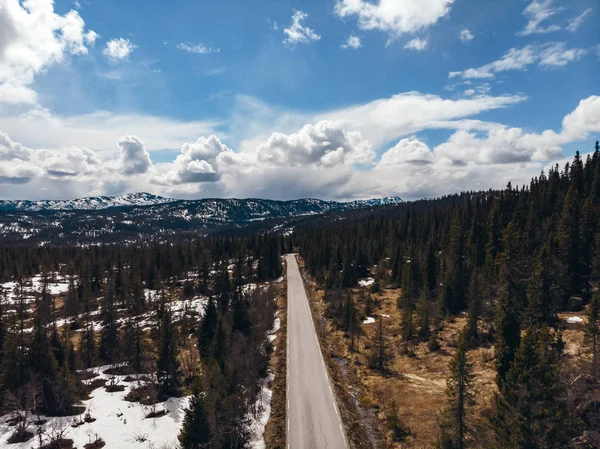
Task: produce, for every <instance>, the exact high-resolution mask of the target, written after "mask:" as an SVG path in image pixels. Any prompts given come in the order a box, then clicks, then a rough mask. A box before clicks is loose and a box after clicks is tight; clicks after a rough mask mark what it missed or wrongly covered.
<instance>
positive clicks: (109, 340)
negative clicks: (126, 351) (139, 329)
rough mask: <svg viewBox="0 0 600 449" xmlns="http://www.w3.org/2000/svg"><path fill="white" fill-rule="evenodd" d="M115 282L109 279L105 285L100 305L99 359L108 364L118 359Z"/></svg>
mask: <svg viewBox="0 0 600 449" xmlns="http://www.w3.org/2000/svg"><path fill="white" fill-rule="evenodd" d="M115 299H116V298H115V284H114V281H113V280H112V279H111V280H110V281H109V283H108V285H107V286H106V292H105V295H104V302H103V306H102V314H101V315H100V317H101V319H102V332H101V334H100V349H99V352H100V359H101V360H102V361H103V362H105V363H108V364H111V363H115V362H116V361H117V359H118V353H119V351H118V349H119V325H118V322H117V311H116V307H115Z"/></svg>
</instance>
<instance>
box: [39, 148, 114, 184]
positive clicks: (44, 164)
mask: <svg viewBox="0 0 600 449" xmlns="http://www.w3.org/2000/svg"><path fill="white" fill-rule="evenodd" d="M38 159H39V160H40V167H41V168H43V169H44V170H45V171H46V173H47V174H48V176H50V177H52V178H72V177H76V176H80V175H89V174H91V173H92V172H93V171H94V170H97V169H98V168H99V167H100V166H101V165H102V161H101V160H100V158H99V157H98V155H97V154H96V152H95V151H92V150H90V149H88V148H85V147H84V148H77V147H71V148H66V149H64V150H60V151H57V150H43V151H40V152H39V153H38Z"/></svg>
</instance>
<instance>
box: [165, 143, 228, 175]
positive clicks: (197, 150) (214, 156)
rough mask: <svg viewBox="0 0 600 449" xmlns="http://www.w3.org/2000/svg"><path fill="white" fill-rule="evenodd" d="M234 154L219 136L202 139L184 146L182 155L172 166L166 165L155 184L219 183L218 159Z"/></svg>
mask: <svg viewBox="0 0 600 449" xmlns="http://www.w3.org/2000/svg"><path fill="white" fill-rule="evenodd" d="M232 153H233V151H232V150H231V149H229V148H228V147H227V146H226V145H224V144H223V143H222V142H221V140H220V139H219V138H218V137H217V136H215V135H212V136H210V137H208V138H205V137H201V138H199V139H198V140H197V141H196V142H193V143H186V144H185V145H183V146H182V147H181V154H179V156H177V158H176V159H175V161H174V162H173V163H172V164H164V165H163V168H164V169H163V172H162V173H161V174H159V175H158V176H156V177H154V178H153V182H154V183H156V184H161V185H177V184H185V183H202V182H215V181H218V180H219V178H220V173H219V172H218V165H219V161H218V159H219V157H220V156H221V155H223V154H232Z"/></svg>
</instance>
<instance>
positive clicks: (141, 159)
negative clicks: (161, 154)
mask: <svg viewBox="0 0 600 449" xmlns="http://www.w3.org/2000/svg"><path fill="white" fill-rule="evenodd" d="M117 145H118V146H119V149H120V150H121V159H120V166H121V171H122V173H123V174H125V175H139V174H143V173H146V172H147V171H148V170H149V169H150V167H151V166H152V161H151V160H150V154H149V153H148V151H147V150H146V148H145V147H144V142H142V141H141V140H140V139H138V138H137V137H135V136H123V137H121V138H120V139H119V140H118V142H117Z"/></svg>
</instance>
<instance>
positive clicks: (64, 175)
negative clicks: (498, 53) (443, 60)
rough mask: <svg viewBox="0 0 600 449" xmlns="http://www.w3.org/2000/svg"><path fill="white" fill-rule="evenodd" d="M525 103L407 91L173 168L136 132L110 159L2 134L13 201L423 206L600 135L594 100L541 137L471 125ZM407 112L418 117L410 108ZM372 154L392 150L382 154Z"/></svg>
mask: <svg viewBox="0 0 600 449" xmlns="http://www.w3.org/2000/svg"><path fill="white" fill-rule="evenodd" d="M516 101H520V100H516V99H514V98H513V99H510V100H509V99H507V97H485V96H484V97H476V98H469V99H462V100H446V99H442V98H439V97H437V96H431V95H423V94H417V93H408V94H401V95H398V96H395V97H392V98H389V99H382V100H379V101H377V102H373V103H369V104H367V105H360V106H355V107H350V108H346V109H343V110H338V111H331V112H329V113H327V114H326V115H328V116H329V117H330V119H328V120H326V119H323V120H316V119H315V120H314V121H313V122H312V123H314V124H307V125H304V126H301V127H300V128H296V131H293V132H289V133H271V134H270V135H268V136H265V137H264V138H263V139H259V140H258V141H255V143H254V144H252V145H250V144H249V142H246V143H245V144H240V145H239V148H236V150H235V151H234V150H233V149H231V148H230V147H228V146H227V145H226V144H225V143H224V142H223V141H222V140H221V139H220V138H219V137H216V136H214V135H211V136H210V137H201V138H199V139H196V140H194V141H190V142H189V143H186V144H184V145H182V146H181V148H180V153H179V155H178V156H177V158H176V159H175V160H174V161H173V162H167V163H158V164H154V165H153V164H152V162H151V161H150V158H149V155H148V152H147V150H146V149H145V147H144V144H143V143H142V141H141V140H140V139H139V138H136V137H133V136H125V137H122V138H121V139H119V141H118V144H117V148H118V149H119V154H115V155H111V154H109V153H105V154H103V155H99V154H98V153H96V152H95V151H93V150H90V149H87V148H85V147H73V148H71V147H66V148H58V149H43V148H42V149H31V148H28V147H25V146H24V145H21V144H19V143H16V142H15V141H14V140H11V138H10V137H9V136H8V135H6V134H3V133H0V159H1V160H2V161H4V162H3V163H0V183H1V184H3V186H2V195H3V196H5V197H13V198H15V197H17V198H18V197H21V196H22V195H23V192H34V189H38V193H37V194H38V195H39V192H40V191H41V190H40V189H41V188H42V187H43V188H46V187H47V188H49V189H51V190H48V192H52V193H49V194H48V195H64V193H61V192H77V193H78V194H117V193H122V192H124V191H132V190H133V191H139V190H144V191H152V192H155V193H158V194H163V195H171V196H184V197H197V196H209V195H210V196H237V197H249V196H259V197H271V198H278V199H290V198H298V197H323V198H329V199H351V198H364V197H372V196H381V195H390V194H397V195H400V196H401V197H404V198H406V199H412V198H419V197H429V196H438V195H441V194H446V193H450V192H456V191H460V190H470V189H487V188H489V187H494V188H496V187H502V186H503V185H505V184H506V182H507V181H508V180H511V181H512V182H513V183H515V184H520V183H524V182H525V183H526V182H528V181H529V179H530V178H531V176H535V175H537V174H539V172H540V171H541V169H542V168H544V167H545V166H547V164H548V163H551V162H555V161H557V160H560V158H562V157H563V154H562V147H563V146H564V145H566V144H569V143H573V142H578V141H583V140H586V139H589V138H590V136H591V135H592V134H593V133H598V132H600V96H591V97H588V98H586V99H583V100H582V101H581V102H580V103H579V104H578V105H577V107H576V108H575V109H573V111H572V112H570V113H569V114H567V115H565V117H564V119H563V121H562V126H561V129H557V130H551V129H548V130H544V131H542V132H539V133H538V132H531V131H527V130H524V129H522V128H517V127H507V126H503V125H501V124H497V123H487V122H479V121H477V120H475V119H468V118H467V117H468V116H470V115H475V114H477V113H478V112H481V111H484V110H489V108H491V107H505V106H508V105H510V104H514V103H515V102H516ZM407 110H409V111H411V114H410V117H404V116H406V114H402V113H401V112H402V111H407ZM334 117H335V119H333V118H334ZM385 118H387V121H386V120H385ZM313 119H314V117H313ZM359 119H360V120H359ZM396 122H397V123H396ZM433 128H436V129H440V128H447V129H454V131H453V132H452V134H451V135H450V136H449V138H448V139H447V140H446V141H444V142H442V143H439V144H437V145H435V146H430V145H429V144H428V143H427V141H426V140H423V139H422V138H419V137H417V134H418V133H420V132H421V131H423V130H426V129H433ZM369 136H373V139H371V138H369ZM382 136H383V137H382ZM386 142H396V143H395V144H392V145H389V143H386ZM373 148H375V149H378V150H379V149H382V148H387V150H385V151H383V153H382V154H381V155H380V156H379V157H378V156H377V153H376V152H375V151H373ZM132 175H135V176H132ZM60 186H63V187H62V188H61V187H60ZM84 188H87V190H85V191H82V189H84ZM33 194H34V193H31V195H33Z"/></svg>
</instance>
